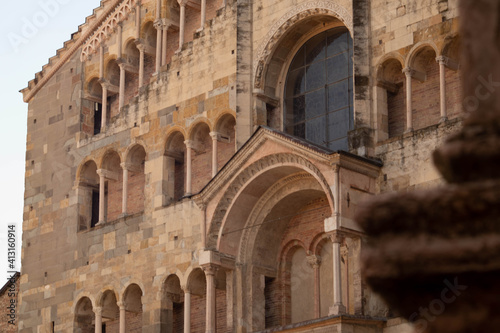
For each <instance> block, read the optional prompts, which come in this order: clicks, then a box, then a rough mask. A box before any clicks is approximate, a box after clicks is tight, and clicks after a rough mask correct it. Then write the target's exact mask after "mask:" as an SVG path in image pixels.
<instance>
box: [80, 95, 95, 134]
mask: <svg viewBox="0 0 500 333" xmlns="http://www.w3.org/2000/svg"><path fill="white" fill-rule="evenodd" d="M81 129H82V132H84V133H85V134H87V135H89V136H91V135H94V102H92V101H89V100H87V99H82V115H81Z"/></svg>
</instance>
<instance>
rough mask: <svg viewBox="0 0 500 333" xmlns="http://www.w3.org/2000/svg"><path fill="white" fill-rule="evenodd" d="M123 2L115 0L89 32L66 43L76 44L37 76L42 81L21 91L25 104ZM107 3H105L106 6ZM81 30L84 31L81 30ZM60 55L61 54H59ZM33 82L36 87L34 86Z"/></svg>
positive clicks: (29, 84) (62, 51) (89, 28)
mask: <svg viewBox="0 0 500 333" xmlns="http://www.w3.org/2000/svg"><path fill="white" fill-rule="evenodd" d="M121 1H122V0H113V2H111V5H109V7H108V9H107V10H106V11H105V12H104V13H103V14H101V16H100V17H99V18H97V19H96V20H95V21H94V22H93V23H92V24H91V25H90V26H89V27H88V28H87V30H86V31H85V32H84V33H82V35H80V36H79V37H77V39H76V40H71V41H68V42H66V43H65V47H66V44H68V43H70V42H74V44H73V46H71V47H70V48H69V49H63V50H61V51H60V53H63V54H62V55H61V56H60V58H59V60H58V61H57V63H55V64H54V65H53V66H52V68H50V69H47V72H45V68H46V67H47V66H50V63H49V65H46V66H44V68H43V70H42V72H40V73H37V75H36V76H40V77H41V80H40V81H38V82H36V79H35V80H32V81H30V82H29V83H28V87H27V88H25V89H23V90H21V92H22V93H23V100H24V102H25V103H28V102H29V101H30V100H31V99H32V98H33V97H34V96H35V94H36V93H37V92H38V91H40V89H41V88H42V87H43V86H44V85H45V84H46V83H47V82H48V81H49V80H50V79H51V78H52V77H53V76H54V74H55V73H56V72H57V71H58V70H59V69H60V68H61V67H62V66H63V65H64V64H65V63H66V62H67V61H68V60H69V59H70V58H71V57H72V56H73V55H74V54H75V53H76V52H77V51H78V49H79V48H80V47H81V46H82V45H83V43H84V42H85V41H86V40H87V39H88V38H89V37H90V36H91V35H92V33H93V32H94V31H95V29H97V27H99V25H100V24H101V23H102V22H103V21H104V20H105V19H106V17H108V16H109V14H110V13H111V12H112V11H113V10H114V8H115V7H116V6H117V5H118V4H119V3H120V2H121ZM104 2H105V1H103V4H104ZM80 30H82V31H83V30H84V29H83V28H81V29H80ZM58 53H59V52H58ZM32 82H33V84H34V86H32Z"/></svg>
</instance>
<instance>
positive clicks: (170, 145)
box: [163, 131, 186, 204]
mask: <svg viewBox="0 0 500 333" xmlns="http://www.w3.org/2000/svg"><path fill="white" fill-rule="evenodd" d="M184 141H185V139H184V135H183V134H182V133H181V132H179V131H175V132H174V133H172V134H171V135H170V136H169V137H168V139H167V143H166V145H165V157H164V159H165V161H164V165H165V167H164V175H163V193H164V195H165V204H169V203H172V202H176V201H178V200H180V199H181V198H182V197H183V196H184V194H185V172H186V170H185V160H186V145H185V144H184Z"/></svg>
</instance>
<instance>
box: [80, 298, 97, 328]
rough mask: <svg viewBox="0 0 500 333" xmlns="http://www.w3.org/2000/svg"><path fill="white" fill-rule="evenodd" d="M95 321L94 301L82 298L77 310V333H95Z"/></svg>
mask: <svg viewBox="0 0 500 333" xmlns="http://www.w3.org/2000/svg"><path fill="white" fill-rule="evenodd" d="M94 320H95V315H94V311H93V309H92V301H91V300H90V298H88V297H83V298H81V299H80V300H79V301H78V303H77V305H76V308H75V332H77V333H94V332H95V327H94Z"/></svg>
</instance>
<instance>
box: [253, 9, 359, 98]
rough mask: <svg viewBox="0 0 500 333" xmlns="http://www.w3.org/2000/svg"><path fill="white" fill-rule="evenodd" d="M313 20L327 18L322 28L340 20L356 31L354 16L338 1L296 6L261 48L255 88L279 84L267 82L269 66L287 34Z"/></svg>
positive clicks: (254, 68)
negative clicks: (353, 22)
mask: <svg viewBox="0 0 500 333" xmlns="http://www.w3.org/2000/svg"><path fill="white" fill-rule="evenodd" d="M313 17H314V18H315V19H318V18H320V17H323V18H324V21H325V22H320V21H318V22H317V24H318V26H319V25H322V23H331V22H334V21H337V20H338V21H339V22H340V23H341V24H343V25H345V26H346V27H347V28H348V29H349V31H351V32H352V27H353V24H352V17H351V15H350V14H349V12H348V10H347V9H346V8H344V7H342V6H341V5H339V4H337V3H335V2H331V1H326V0H323V1H308V2H306V3H302V4H300V5H297V6H295V7H294V8H293V9H292V10H290V11H289V12H288V13H286V14H285V15H283V16H282V17H281V18H280V19H278V20H277V21H276V23H275V24H274V25H273V26H272V27H271V29H269V32H268V33H267V35H266V36H265V37H264V38H263V41H262V42H261V44H260V45H259V47H258V48H257V52H256V54H257V56H256V57H255V60H254V64H253V70H254V77H255V80H254V88H255V89H261V90H266V87H273V86H274V87H275V86H276V84H275V82H274V83H270V82H265V81H266V73H267V72H268V71H269V64H270V63H271V59H272V58H273V56H274V55H275V53H276V50H277V48H278V45H281V44H282V42H283V40H284V39H285V37H286V36H287V35H289V34H290V33H293V32H294V28H297V27H299V26H301V25H303V23H307V22H308V21H309V23H310V21H311V20H310V19H311V18H313ZM308 30H313V29H312V26H309V27H308ZM283 52H288V53H289V50H280V53H283ZM285 54H286V53H285ZM276 60H277V59H276ZM281 62H282V61H281ZM278 66H279V67H281V66H282V64H281V65H280V64H278Z"/></svg>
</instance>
